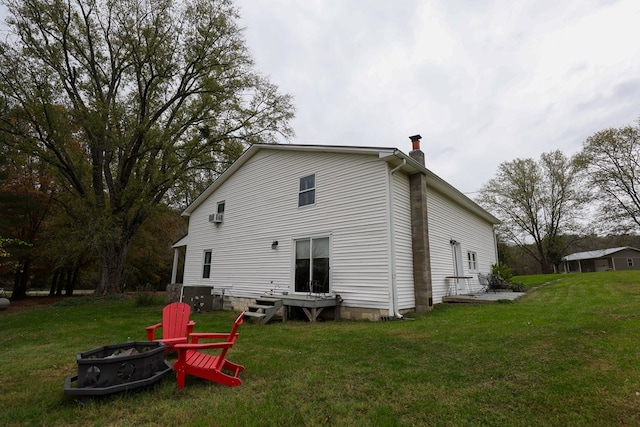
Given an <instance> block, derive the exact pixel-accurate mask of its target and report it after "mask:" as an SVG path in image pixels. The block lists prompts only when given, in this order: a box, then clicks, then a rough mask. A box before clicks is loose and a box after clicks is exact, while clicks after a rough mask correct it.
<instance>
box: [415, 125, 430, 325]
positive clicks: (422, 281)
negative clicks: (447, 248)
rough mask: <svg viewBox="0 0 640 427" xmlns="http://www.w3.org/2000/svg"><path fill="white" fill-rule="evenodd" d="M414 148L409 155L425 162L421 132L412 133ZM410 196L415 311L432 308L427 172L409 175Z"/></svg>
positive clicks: (421, 162)
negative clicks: (421, 147) (419, 133)
mask: <svg viewBox="0 0 640 427" xmlns="http://www.w3.org/2000/svg"><path fill="white" fill-rule="evenodd" d="M409 139H411V145H412V150H411V151H410V152H409V156H411V158H413V159H414V160H416V161H417V162H418V163H420V164H421V165H422V166H424V153H423V152H422V150H420V139H422V137H421V136H420V135H413V136H410V137H409ZM409 191H410V197H411V246H412V249H413V288H414V296H415V301H416V312H418V313H421V312H425V311H429V310H431V309H432V308H433V285H432V283H431V254H430V252H429V218H428V215H427V176H426V175H425V174H424V173H420V172H418V173H414V174H413V175H409Z"/></svg>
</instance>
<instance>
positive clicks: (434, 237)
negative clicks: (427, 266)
mask: <svg viewBox="0 0 640 427" xmlns="http://www.w3.org/2000/svg"><path fill="white" fill-rule="evenodd" d="M427 212H428V215H429V249H430V253H431V280H432V284H433V302H434V304H437V303H440V302H442V297H443V296H446V292H447V286H448V284H447V279H445V277H446V276H452V275H454V266H453V249H452V246H451V243H450V240H452V239H453V240H456V241H457V242H459V243H460V245H461V249H462V253H463V254H466V253H467V252H468V251H472V252H475V253H476V259H477V271H476V272H473V271H469V270H468V269H469V266H468V263H463V265H464V269H465V271H464V274H465V275H469V276H472V277H473V279H470V281H469V282H470V284H471V286H472V289H474V290H477V289H480V285H479V283H478V279H477V273H490V272H491V265H492V264H495V263H496V253H495V237H494V232H493V225H492V224H490V223H489V222H487V221H485V220H483V219H481V218H479V217H478V216H477V215H475V214H473V213H471V212H470V211H469V210H467V209H465V208H463V207H462V206H460V205H459V204H457V203H454V202H453V201H451V199H449V198H447V197H446V196H445V195H444V194H442V193H440V192H438V191H435V190H433V189H430V188H429V187H428V186H427Z"/></svg>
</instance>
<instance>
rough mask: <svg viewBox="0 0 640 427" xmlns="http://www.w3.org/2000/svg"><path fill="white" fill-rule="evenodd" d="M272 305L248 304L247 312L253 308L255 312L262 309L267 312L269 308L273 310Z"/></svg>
mask: <svg viewBox="0 0 640 427" xmlns="http://www.w3.org/2000/svg"><path fill="white" fill-rule="evenodd" d="M273 307H274V306H273V304H271V305H265V304H249V310H251V309H252V308H255V309H257V310H259V309H263V310H269V309H271V308H273Z"/></svg>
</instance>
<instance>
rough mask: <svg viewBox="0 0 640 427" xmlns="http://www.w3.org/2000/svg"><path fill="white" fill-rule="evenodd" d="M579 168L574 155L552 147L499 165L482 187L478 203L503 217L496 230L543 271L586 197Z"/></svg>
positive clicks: (557, 254) (561, 247) (574, 226)
mask: <svg viewBox="0 0 640 427" xmlns="http://www.w3.org/2000/svg"><path fill="white" fill-rule="evenodd" d="M580 182H581V173H580V168H579V166H578V164H577V163H576V162H575V160H574V159H569V158H567V157H566V156H565V155H564V154H563V153H562V152H561V151H552V152H550V153H545V154H542V155H541V156H540V160H539V161H538V162H536V161H535V160H533V159H516V160H513V161H510V162H504V163H502V164H500V166H499V167H498V172H497V174H496V176H495V177H494V178H493V179H491V180H490V181H489V182H488V183H486V184H485V185H484V186H483V187H482V189H481V190H480V196H479V197H478V202H479V203H480V204H481V205H483V206H484V207H485V208H487V209H489V210H490V211H492V212H493V213H494V214H495V215H496V216H497V217H498V218H499V219H500V220H501V221H502V224H501V226H500V228H499V232H500V235H501V237H502V239H504V241H506V242H508V243H510V244H515V245H517V246H519V247H520V248H522V249H523V250H525V251H526V252H528V253H530V254H531V255H532V256H533V257H534V258H535V259H536V260H537V261H538V262H539V264H540V267H541V270H542V272H544V273H547V272H551V271H553V266H554V265H558V264H559V262H560V259H561V258H562V256H564V255H566V254H565V253H564V251H565V249H566V247H567V245H568V244H569V242H567V241H566V240H565V239H563V235H564V234H568V233H575V232H576V231H577V230H578V229H579V228H580V226H581V224H580V221H578V219H579V218H580V215H581V211H582V206H583V203H584V201H585V198H584V197H583V195H582V193H581V191H580V185H579V184H580Z"/></svg>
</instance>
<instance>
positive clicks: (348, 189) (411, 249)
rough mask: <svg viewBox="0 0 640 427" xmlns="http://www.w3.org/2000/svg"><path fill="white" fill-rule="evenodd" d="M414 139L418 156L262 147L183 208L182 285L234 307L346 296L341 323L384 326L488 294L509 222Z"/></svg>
mask: <svg viewBox="0 0 640 427" xmlns="http://www.w3.org/2000/svg"><path fill="white" fill-rule="evenodd" d="M411 138H412V141H413V150H412V151H411V152H410V153H409V155H406V154H404V153H403V152H401V151H400V150H397V149H395V148H378V147H375V148H374V147H347V146H319V145H270V144H269V145H266V144H255V145H253V146H251V147H250V148H249V149H247V150H246V151H245V152H244V153H243V154H242V156H240V158H239V159H238V160H237V161H236V162H235V163H234V164H233V165H231V167H229V169H228V170H227V171H225V172H224V173H223V174H222V175H221V176H220V177H219V178H218V179H217V180H216V181H215V182H213V183H212V184H211V186H210V187H209V188H207V190H206V191H205V192H204V193H203V194H201V195H200V197H198V199H196V200H195V201H194V202H193V203H192V204H191V205H190V206H189V207H187V209H186V210H185V211H184V213H183V215H185V216H188V217H189V229H188V235H187V236H185V237H184V238H182V239H181V240H179V241H178V242H176V243H175V244H174V248H176V260H175V262H174V271H173V280H172V281H173V282H174V283H175V281H176V279H175V278H176V269H177V265H178V263H177V259H178V258H177V254H178V249H179V248H183V247H186V252H185V255H184V257H185V258H184V274H183V283H184V284H185V285H200V286H212V287H213V288H214V290H215V291H216V292H224V296H225V298H227V299H229V300H231V301H232V305H233V306H234V308H245V307H247V306H248V304H251V303H252V302H253V301H255V299H256V298H258V297H260V296H262V295H265V294H269V295H275V296H279V295H288V296H290V297H292V296H299V297H301V298H302V297H305V298H319V297H320V298H325V297H326V298H334V297H335V296H337V295H339V299H340V300H341V305H340V307H339V314H340V316H342V317H345V318H368V319H374V320H375V319H379V318H380V317H387V316H389V317H400V316H402V313H406V312H409V311H426V310H429V309H430V308H431V307H432V306H433V304H436V303H439V302H441V301H442V298H443V297H444V296H445V295H447V293H448V292H463V291H466V290H468V289H469V288H471V289H472V290H473V289H479V288H480V285H479V283H478V280H477V275H478V273H488V272H490V269H491V265H492V264H495V263H496V262H497V254H496V241H495V235H494V225H495V224H497V223H498V222H499V221H498V220H497V219H496V218H495V217H494V216H493V215H491V214H490V213H488V212H487V211H485V210H484V209H482V208H481V207H480V206H478V205H477V204H476V203H474V202H473V201H472V200H470V199H469V198H468V197H466V196H465V195H464V194H462V193H461V192H459V191H458V190H456V189H455V188H453V187H452V186H451V185H449V184H448V183H446V182H445V181H444V180H442V179H441V178H439V177H438V176H436V175H435V174H434V173H433V172H431V171H430V170H428V169H427V168H425V166H424V154H423V153H422V151H420V142H419V140H420V136H419V135H416V136H415V137H411ZM451 277H454V278H451ZM460 277H465V278H464V279H462V278H460Z"/></svg>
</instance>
